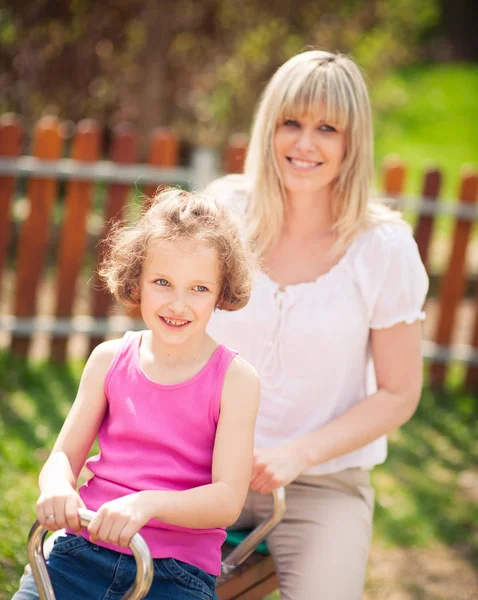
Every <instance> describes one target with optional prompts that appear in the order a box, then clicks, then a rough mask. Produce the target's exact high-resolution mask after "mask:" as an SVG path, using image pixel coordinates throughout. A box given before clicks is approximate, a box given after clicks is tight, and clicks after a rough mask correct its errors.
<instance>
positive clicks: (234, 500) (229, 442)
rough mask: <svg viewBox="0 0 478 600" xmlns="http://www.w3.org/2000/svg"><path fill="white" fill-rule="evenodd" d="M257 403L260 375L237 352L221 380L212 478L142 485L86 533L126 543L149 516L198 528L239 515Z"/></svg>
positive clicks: (115, 502)
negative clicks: (188, 484)
mask: <svg viewBox="0 0 478 600" xmlns="http://www.w3.org/2000/svg"><path fill="white" fill-rule="evenodd" d="M258 406H259V377H258V375H257V373H256V372H255V370H254V369H253V368H252V367H251V366H250V365H249V364H248V363H247V362H246V361H244V360H243V359H242V358H241V357H239V356H237V357H236V358H235V359H234V360H233V361H232V363H231V364H230V366H229V368H228V370H227V373H226V377H225V381H224V388H223V392H222V399H221V411H220V416H219V422H218V426H217V432H216V439H215V444H214V454H213V464H212V483H210V484H208V485H203V486H199V487H197V488H192V489H190V490H185V491H156V490H151V491H142V492H138V493H136V494H131V495H129V496H125V497H123V498H118V499H117V500H113V501H112V502H108V503H106V504H104V505H103V506H102V507H101V508H100V509H99V510H98V513H97V517H95V519H94V520H92V521H91V523H90V526H89V527H88V531H89V533H90V539H91V540H92V541H93V542H94V541H95V540H96V539H98V538H100V539H103V540H105V541H108V542H111V543H112V544H116V545H119V546H127V545H128V544H129V541H130V539H131V537H132V536H133V535H134V534H135V533H136V532H137V531H139V530H140V529H141V527H143V526H144V525H145V524H146V523H147V522H148V521H149V520H150V519H153V518H156V519H159V520H160V521H163V522H164V523H169V524H171V525H177V526H180V527H190V528H197V529H207V528H214V527H226V526H228V525H232V524H233V523H234V522H235V521H236V520H237V518H238V517H239V515H240V512H241V510H242V507H243V505H244V501H245V498H246V495H247V491H248V488H249V481H250V475H251V468H252V460H253V450H254V426H255V420H256V415H257V409H258Z"/></svg>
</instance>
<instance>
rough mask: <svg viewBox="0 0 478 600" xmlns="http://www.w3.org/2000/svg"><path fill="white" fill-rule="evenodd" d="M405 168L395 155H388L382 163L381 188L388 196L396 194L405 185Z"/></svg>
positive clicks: (400, 191) (399, 192)
mask: <svg viewBox="0 0 478 600" xmlns="http://www.w3.org/2000/svg"><path fill="white" fill-rule="evenodd" d="M406 175H407V168H406V166H405V163H404V162H403V161H402V160H401V159H400V158H398V157H397V156H395V155H392V154H391V155H389V156H387V157H386V158H385V161H384V163H383V177H384V180H383V190H384V192H385V194H387V195H388V196H398V195H399V194H401V193H402V192H403V188H404V187H405V178H406Z"/></svg>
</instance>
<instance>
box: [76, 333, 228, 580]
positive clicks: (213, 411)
mask: <svg viewBox="0 0 478 600" xmlns="http://www.w3.org/2000/svg"><path fill="white" fill-rule="evenodd" d="M141 336H142V332H127V333H126V334H125V336H124V338H123V343H122V344H121V347H120V348H119V349H118V351H117V353H116V355H115V357H114V359H113V362H112V364H111V366H110V368H109V371H108V373H107V376H106V380H105V393H106V398H107V401H108V408H107V412H106V415H105V418H104V420H103V423H102V424H101V427H100V430H99V433H98V441H99V446H100V453H99V454H98V455H97V456H94V457H92V458H90V459H89V460H88V461H87V463H86V464H87V466H88V468H89V469H90V471H91V472H92V473H93V477H92V478H91V479H90V480H89V481H88V482H87V483H85V484H84V485H83V486H82V487H81V488H80V496H81V497H82V499H83V501H84V503H85V505H86V506H87V508H89V509H90V510H95V511H96V510H98V508H99V507H100V506H101V505H102V504H104V503H105V502H108V501H109V500H113V499H115V498H119V497H121V496H125V495H126V494H132V493H134V492H137V491H141V490H187V489H190V488H194V487H197V486H201V485H206V484H210V483H211V478H212V455H213V448H214V440H215V436H216V427H217V422H218V418H219V408H220V403H221V393H222V388H223V383H224V377H225V375H226V371H227V368H228V366H229V364H230V363H231V361H232V360H233V358H234V356H235V355H236V353H235V352H233V351H232V350H229V349H228V348H227V347H226V346H222V345H221V346H218V347H217V349H216V350H215V352H214V354H213V355H212V356H211V358H210V359H209V361H208V363H207V364H206V366H205V367H204V368H203V369H202V370H201V371H199V373H197V374H196V375H194V377H192V378H191V379H188V380H187V381H184V382H182V383H178V384H175V385H161V384H159V383H156V382H154V381H152V380H151V379H149V377H148V376H147V375H146V374H145V373H144V372H143V370H142V369H141V366H140V363H139V347H140V343H141ZM140 533H141V535H142V536H143V537H144V539H145V540H146V542H147V543H148V546H149V548H150V550H151V554H152V556H153V558H168V557H171V558H176V559H178V560H182V561H184V562H187V563H189V564H191V565H195V566H197V567H199V568H200V569H203V570H204V571H206V572H208V573H211V574H213V575H219V573H220V568H221V545H222V543H223V542H224V539H225V536H226V534H225V531H224V529H222V528H218V529H188V528H185V527H176V526H174V525H168V524H166V523H162V522H160V521H158V520H157V519H151V520H150V521H149V522H148V523H147V524H146V525H145V527H143V528H142V529H141V530H140ZM82 535H83V536H84V537H86V538H88V533H87V532H85V531H84V532H83V533H82ZM98 545H101V546H104V547H106V548H111V549H113V550H116V551H117V552H122V553H126V554H131V551H130V550H129V548H119V547H117V546H112V545H110V544H107V543H103V542H98Z"/></svg>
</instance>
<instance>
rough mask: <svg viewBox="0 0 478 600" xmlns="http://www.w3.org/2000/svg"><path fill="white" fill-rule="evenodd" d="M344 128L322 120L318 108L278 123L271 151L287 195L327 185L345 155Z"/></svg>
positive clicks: (308, 191) (336, 172)
mask: <svg viewBox="0 0 478 600" xmlns="http://www.w3.org/2000/svg"><path fill="white" fill-rule="evenodd" d="M345 148H346V137H345V131H340V130H338V129H337V127H336V126H335V125H334V124H333V123H327V122H326V121H325V115H321V114H320V111H319V112H318V113H317V114H316V115H314V116H313V117H311V116H304V117H296V118H294V119H287V120H285V121H284V122H282V123H279V126H278V127H277V130H276V133H275V137H274V151H275V156H276V160H277V164H278V165H279V169H280V171H281V175H282V179H283V182H284V186H285V189H286V191H287V192H288V194H289V195H296V194H304V193H307V194H309V195H310V194H311V193H312V194H313V193H316V192H320V191H326V190H327V189H330V187H331V184H332V183H333V182H334V181H335V180H336V179H337V177H338V175H339V171H340V168H341V165H342V161H343V159H344V156H345Z"/></svg>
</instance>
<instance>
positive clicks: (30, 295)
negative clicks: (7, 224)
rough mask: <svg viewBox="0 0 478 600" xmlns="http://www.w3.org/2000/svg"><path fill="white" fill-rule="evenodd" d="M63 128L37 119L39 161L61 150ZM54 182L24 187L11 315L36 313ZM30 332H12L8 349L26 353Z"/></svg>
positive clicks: (36, 153) (49, 120)
mask: <svg viewBox="0 0 478 600" xmlns="http://www.w3.org/2000/svg"><path fill="white" fill-rule="evenodd" d="M63 142H64V136H63V128H62V126H61V124H60V123H59V121H58V120H57V119H56V117H51V116H47V117H43V118H42V119H40V121H39V122H38V124H37V126H36V129H35V133H34V141H33V155H34V156H35V157H36V158H39V159H41V160H56V159H59V158H60V156H61V153H62V149H63ZM57 187H58V185H57V181H56V180H54V179H51V178H49V179H43V178H36V177H33V178H32V179H30V181H29V184H28V188H27V199H28V202H29V208H30V212H29V215H28V217H27V218H26V220H25V221H24V223H23V225H22V229H21V234H20V240H19V246H18V252H17V273H16V281H15V296H14V299H13V301H14V314H15V316H17V317H33V316H34V315H35V313H36V303H37V293H38V285H39V283H40V276H41V274H42V272H43V269H44V262H45V256H46V249H47V246H48V236H49V231H50V219H51V212H52V208H53V204H54V202H55V198H56V193H57ZM30 340H31V335H25V334H14V335H13V336H12V345H11V348H12V351H13V352H15V353H16V354H21V355H24V356H25V355H27V354H28V349H29V346H30Z"/></svg>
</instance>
